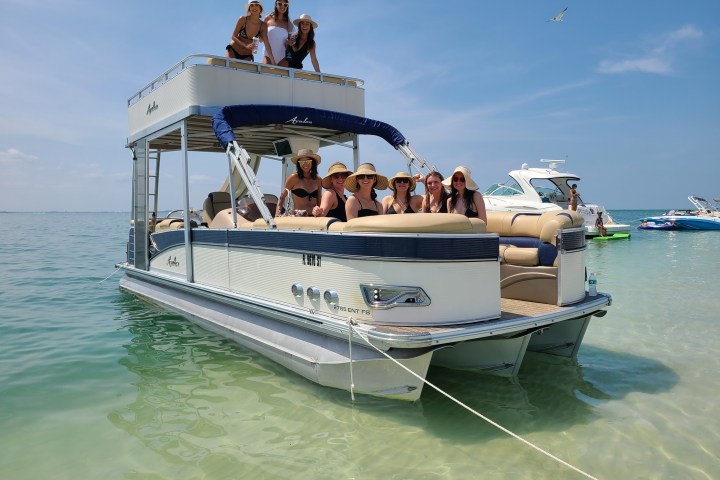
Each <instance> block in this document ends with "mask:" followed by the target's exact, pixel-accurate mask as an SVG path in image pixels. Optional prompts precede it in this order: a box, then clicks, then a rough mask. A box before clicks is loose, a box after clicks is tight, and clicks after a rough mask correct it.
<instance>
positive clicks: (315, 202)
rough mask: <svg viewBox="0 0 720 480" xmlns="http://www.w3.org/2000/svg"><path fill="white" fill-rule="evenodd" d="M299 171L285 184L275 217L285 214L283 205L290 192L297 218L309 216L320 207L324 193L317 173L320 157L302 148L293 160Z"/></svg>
mask: <svg viewBox="0 0 720 480" xmlns="http://www.w3.org/2000/svg"><path fill="white" fill-rule="evenodd" d="M291 161H292V162H293V163H294V164H295V168H296V169H297V171H296V172H295V173H293V174H292V175H290V176H289V177H288V179H287V181H286V182H285V189H284V190H283V191H282V193H281V194H280V199H279V201H278V205H277V209H276V211H275V216H276V217H277V216H280V215H281V214H283V213H289V212H283V207H282V206H283V205H284V203H285V199H286V198H287V195H288V192H290V195H291V200H292V204H293V209H294V214H295V215H296V216H298V215H299V216H308V215H310V213H312V211H313V208H315V207H318V206H320V192H322V190H321V188H322V183H321V182H322V180H321V178H320V176H319V175H318V173H317V166H318V165H320V161H321V158H320V155H318V154H317V153H315V152H313V151H312V150H310V149H309V148H301V149H300V150H299V151H298V154H297V155H295V156H294V157H292V158H291Z"/></svg>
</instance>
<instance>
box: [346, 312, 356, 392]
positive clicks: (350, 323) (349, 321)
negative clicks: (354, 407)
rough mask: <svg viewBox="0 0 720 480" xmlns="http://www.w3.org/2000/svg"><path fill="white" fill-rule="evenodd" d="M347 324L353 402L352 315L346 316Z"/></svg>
mask: <svg viewBox="0 0 720 480" xmlns="http://www.w3.org/2000/svg"><path fill="white" fill-rule="evenodd" d="M348 325H350V328H349V329H348V348H349V349H350V398H351V399H352V402H353V403H355V380H354V379H353V359H352V332H353V330H354V328H353V326H352V325H353V319H352V317H350V318H348Z"/></svg>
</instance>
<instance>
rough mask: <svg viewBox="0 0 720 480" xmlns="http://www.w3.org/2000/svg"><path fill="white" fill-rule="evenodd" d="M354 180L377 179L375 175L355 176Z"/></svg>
mask: <svg viewBox="0 0 720 480" xmlns="http://www.w3.org/2000/svg"><path fill="white" fill-rule="evenodd" d="M355 178H357V179H358V180H365V179H367V180H375V178H377V177H376V176H375V175H362V174H361V175H355Z"/></svg>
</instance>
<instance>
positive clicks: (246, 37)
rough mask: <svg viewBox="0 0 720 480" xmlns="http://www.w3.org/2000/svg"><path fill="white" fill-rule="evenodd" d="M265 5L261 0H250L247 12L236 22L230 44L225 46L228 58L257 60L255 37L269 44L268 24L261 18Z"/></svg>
mask: <svg viewBox="0 0 720 480" xmlns="http://www.w3.org/2000/svg"><path fill="white" fill-rule="evenodd" d="M262 12H263V6H262V4H261V3H260V2H259V0H249V1H248V5H247V11H246V14H245V15H243V16H242V17H240V18H239V19H238V21H237V23H236V24H235V30H233V34H232V39H231V40H230V45H227V46H226V47H225V56H226V57H227V58H236V59H238V60H247V61H250V62H254V61H255V57H253V38H255V37H258V39H259V40H260V41H262V42H264V43H265V45H267V26H266V25H265V22H263V21H262V20H261V19H260V15H261V14H262Z"/></svg>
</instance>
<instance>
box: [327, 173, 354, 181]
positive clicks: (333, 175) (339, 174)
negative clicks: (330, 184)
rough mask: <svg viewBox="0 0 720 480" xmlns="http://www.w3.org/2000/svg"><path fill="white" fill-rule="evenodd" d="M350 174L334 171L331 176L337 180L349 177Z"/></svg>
mask: <svg viewBox="0 0 720 480" xmlns="http://www.w3.org/2000/svg"><path fill="white" fill-rule="evenodd" d="M349 176H350V174H349V173H333V174H332V175H330V178H332V179H333V180H337V179H338V178H347V177H349Z"/></svg>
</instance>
